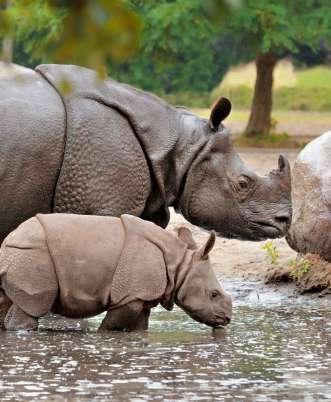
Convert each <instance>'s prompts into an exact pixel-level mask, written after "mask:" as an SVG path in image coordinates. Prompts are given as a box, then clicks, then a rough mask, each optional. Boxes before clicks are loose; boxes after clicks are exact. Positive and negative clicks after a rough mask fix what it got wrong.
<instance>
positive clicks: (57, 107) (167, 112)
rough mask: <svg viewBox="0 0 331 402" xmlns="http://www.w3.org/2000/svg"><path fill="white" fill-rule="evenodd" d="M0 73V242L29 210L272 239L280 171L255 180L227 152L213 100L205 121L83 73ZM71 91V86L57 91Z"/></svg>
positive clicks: (42, 69)
mask: <svg viewBox="0 0 331 402" xmlns="http://www.w3.org/2000/svg"><path fill="white" fill-rule="evenodd" d="M2 67H3V68H2V69H3V70H4V73H3V74H2V75H1V74H0V140H1V147H0V183H1V203H0V222H1V225H0V239H3V238H4V237H5V235H7V234H8V233H9V232H10V231H11V230H13V229H14V228H15V227H16V226H17V225H18V224H19V223H20V222H22V221H24V220H25V219H27V218H29V217H31V216H34V215H35V214H36V213H38V212H41V213H49V212H65V213H75V214H92V215H108V216H120V215H121V214H123V213H129V214H132V215H136V216H139V217H142V218H144V219H147V220H150V221H152V222H155V223H157V224H158V225H160V226H162V227H165V226H166V225H167V224H168V221H169V207H170V206H174V207H175V208H176V209H177V211H180V212H181V213H182V214H183V215H184V216H185V218H186V219H187V220H188V221H190V222H191V223H193V224H196V225H199V226H201V227H204V228H206V229H214V230H215V231H216V232H217V233H218V234H219V235H222V236H227V237H237V238H241V239H249V240H262V239H265V238H274V237H279V236H283V235H284V234H285V233H286V231H287V229H288V226H289V223H290V219H291V201H290V167H289V163H288V161H287V160H286V159H285V158H284V157H283V156H281V157H280V158H279V168H278V169H277V170H275V171H272V172H271V173H270V174H269V175H268V176H265V177H260V176H258V175H256V174H255V173H253V172H252V171H250V170H249V169H248V168H247V167H246V166H245V165H244V164H243V162H242V161H241V159H240V158H239V156H238V154H237V153H236V152H235V151H234V149H233V147H232V145H231V142H230V139H229V134H228V132H227V130H226V129H225V127H224V126H223V125H222V123H221V122H222V120H223V119H224V118H225V117H227V115H228V114H229V113H230V109H231V104H230V102H229V101H228V100H227V99H225V98H221V99H220V100H219V101H218V102H217V103H216V104H215V106H214V107H213V109H212V112H211V115H210V119H209V121H208V120H206V119H202V118H199V117H197V116H195V115H194V114H192V113H190V112H189V111H187V110H186V109H184V108H181V107H173V106H170V105H169V104H167V103H166V102H164V101H163V100H161V99H160V98H158V97H156V96H154V95H151V94H149V93H146V92H143V91H140V90H137V89H135V88H132V87H130V86H128V85H125V84H120V83H118V82H116V81H113V80H110V79H107V80H101V79H99V77H98V75H97V74H96V73H95V72H93V71H91V70H89V69H86V68H81V67H77V66H64V65H41V66H39V67H37V68H36V69H35V71H33V70H29V69H26V68H23V67H17V66H16V67H13V66H9V67H4V66H2ZM68 89H70V90H68Z"/></svg>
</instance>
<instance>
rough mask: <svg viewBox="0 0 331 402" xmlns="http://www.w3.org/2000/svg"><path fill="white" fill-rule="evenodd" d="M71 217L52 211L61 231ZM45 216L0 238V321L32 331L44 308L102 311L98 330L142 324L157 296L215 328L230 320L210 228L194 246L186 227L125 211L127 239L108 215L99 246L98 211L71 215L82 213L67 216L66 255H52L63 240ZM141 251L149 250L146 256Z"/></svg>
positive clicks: (71, 313)
mask: <svg viewBox="0 0 331 402" xmlns="http://www.w3.org/2000/svg"><path fill="white" fill-rule="evenodd" d="M48 216H49V215H48ZM52 216H54V215H52ZM70 216H71V217H72V216H75V215H63V214H62V215H57V217H56V221H57V222H56V226H57V227H58V228H60V231H61V233H62V231H63V230H67V231H68V228H70V219H71V218H70ZM44 217H45V218H43V220H42V221H38V220H37V219H36V218H33V219H34V220H29V221H27V222H25V223H23V224H22V225H21V226H20V227H19V228H18V229H17V231H14V232H13V233H11V234H10V235H9V236H8V237H7V238H6V240H5V241H4V242H3V244H2V247H1V253H0V274H1V275H0V280H1V282H0V284H1V283H2V289H1V288H0V328H2V329H6V330H10V331H16V330H36V329H37V328H38V319H39V318H40V317H41V316H43V315H45V314H47V313H48V312H50V311H51V312H55V313H57V314H61V315H63V316H65V317H69V318H86V317H90V316H93V315H97V314H100V313H101V312H103V311H107V314H106V317H105V318H104V320H103V322H102V323H101V326H100V329H101V330H119V331H122V330H146V329H148V322H149V316H150V311H151V308H153V307H155V306H157V305H158V304H159V303H160V304H161V305H162V306H163V307H165V308H166V309H167V310H172V308H173V305H174V303H176V304H177V305H178V306H179V307H180V308H182V309H183V310H184V311H185V312H186V313H187V314H189V315H190V316H191V317H192V318H193V319H195V320H196V321H199V322H201V323H203V324H206V325H208V326H211V327H214V328H215V327H219V326H225V325H227V324H228V323H229V322H230V319H231V315H232V301H231V297H230V296H229V295H228V294H227V293H226V292H225V291H224V290H223V289H222V287H221V285H220V283H219V282H218V280H217V278H216V276H215V274H214V272H213V269H212V267H211V263H210V260H209V256H208V255H209V252H210V251H211V249H212V248H213V246H214V243H215V233H214V232H212V233H211V234H210V237H209V239H208V241H207V242H206V244H205V245H203V246H202V247H201V248H198V246H197V245H196V243H195V242H194V240H193V237H192V234H191V232H190V230H189V229H187V228H185V227H182V228H180V229H179V230H178V238H175V237H174V236H173V235H171V234H170V233H168V232H166V231H163V229H161V228H157V227H156V226H155V225H153V224H151V223H149V224H148V225H146V223H145V221H142V220H140V219H139V220H138V219H137V218H133V219H132V218H131V222H133V225H135V228H134V232H135V233H136V235H134V237H131V240H129V239H130V233H129V234H128V227H127V226H126V229H125V230H124V232H123V226H122V224H121V221H120V220H119V219H118V218H111V221H107V222H106V223H105V224H106V226H103V229H104V230H103V232H102V233H105V234H106V236H108V237H109V235H110V234H111V233H112V234H113V235H116V239H113V241H112V239H109V238H104V239H102V242H103V243H102V244H103V245H104V247H101V248H100V234H99V235H98V236H96V231H95V228H98V227H99V226H100V224H101V225H102V224H104V223H101V222H100V219H102V218H99V220H97V221H95V220H94V221H92V220H91V219H90V220H89V218H90V217H87V216H79V215H77V218H75V220H76V222H77V219H81V221H80V222H83V225H80V226H79V223H78V226H77V224H75V223H74V226H73V231H74V232H77V239H76V243H75V249H74V250H68V249H67V253H66V254H65V255H64V256H63V258H65V260H63V258H62V257H60V258H61V259H60V260H58V257H57V254H59V253H60V254H61V255H62V254H64V252H65V250H66V248H67V247H68V242H65V244H63V242H62V243H61V242H58V240H57V238H58V232H56V233H57V234H55V236H56V237H55V238H54V237H52V233H50V232H49V231H47V229H46V230H45V227H46V228H47V227H48V226H47V215H44ZM64 217H66V218H64ZM67 217H68V218H67ZM91 218H95V217H91ZM103 219H108V218H103ZM127 219H128V216H127V217H126V220H127ZM129 219H130V218H129ZM84 221H85V222H87V226H86V225H85V222H84ZM40 222H42V225H41V224H40ZM61 222H62V223H63V224H62V226H61ZM68 222H69V226H68ZM72 222H73V220H72ZM129 222H130V220H129ZM95 224H96V225H95ZM139 226H140V228H139ZM79 227H81V229H82V231H83V232H85V233H84V234H83V235H81V233H80V231H79V230H77V229H78V228H79ZM42 228H43V229H42ZM86 228H89V231H88V233H86V230H84V229H86ZM156 228H157V229H156ZM53 229H54V226H53ZM109 229H110V230H109ZM43 230H45V232H43ZM97 231H98V229H97ZM129 232H130V229H129ZM162 232H165V233H162ZM70 233H71V232H70ZM123 233H125V239H126V240H125V241H122V240H123ZM101 237H104V236H101ZM46 238H47V241H46ZM118 238H120V240H119V239H118ZM149 238H153V242H151V241H150V240H149ZM54 239H56V240H55V242H56V243H54ZM116 245H117V248H116ZM120 247H123V248H122V249H119V248H120ZM114 248H116V249H114ZM84 249H85V251H83V250H84ZM95 249H98V250H99V255H97V256H96V255H93V253H94V254H95ZM87 250H90V251H87ZM137 250H139V251H137ZM77 252H78V253H79V255H78V256H77V255H76V254H77ZM102 253H103V255H100V254H102ZM144 253H148V258H147V259H146V255H145V254H144ZM51 256H52V257H51ZM89 256H92V257H91V258H89ZM67 260H68V261H69V262H70V263H68V261H67ZM85 260H86V261H87V262H84V261H85ZM27 261H28V264H27ZM61 262H62V263H61ZM68 271H70V272H68ZM91 278H93V281H94V284H93V286H91ZM132 283H133V284H134V286H132Z"/></svg>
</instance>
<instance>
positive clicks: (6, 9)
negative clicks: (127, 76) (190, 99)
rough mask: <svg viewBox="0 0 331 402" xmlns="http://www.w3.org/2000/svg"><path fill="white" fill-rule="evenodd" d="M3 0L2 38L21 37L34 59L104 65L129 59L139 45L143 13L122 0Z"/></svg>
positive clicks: (23, 48)
mask: <svg viewBox="0 0 331 402" xmlns="http://www.w3.org/2000/svg"><path fill="white" fill-rule="evenodd" d="M0 1H1V3H2V11H1V13H0V27H1V28H0V38H4V37H11V38H13V39H15V41H16V44H17V45H16V46H17V47H16V49H19V50H20V53H21V54H23V55H24V54H29V55H30V57H31V58H32V59H34V60H38V61H43V62H49V61H52V62H58V63H61V62H62V63H77V64H81V65H88V66H91V67H94V68H96V69H98V70H101V69H102V66H104V65H105V62H106V58H110V59H114V60H123V59H125V58H127V57H128V56H130V55H132V53H133V52H134V51H135V49H136V48H137V45H138V37H139V30H140V23H139V18H138V17H137V15H136V14H135V13H134V12H133V11H132V10H130V9H129V8H128V6H127V5H125V4H124V3H123V2H122V1H120V0H112V1H106V0H77V1H66V0H10V1H4V0H0ZM14 59H15V57H14Z"/></svg>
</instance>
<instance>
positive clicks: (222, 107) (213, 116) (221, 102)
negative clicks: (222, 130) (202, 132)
mask: <svg viewBox="0 0 331 402" xmlns="http://www.w3.org/2000/svg"><path fill="white" fill-rule="evenodd" d="M230 112H231V102H230V101H229V99H227V98H220V99H218V101H217V102H216V103H215V104H214V106H213V108H212V111H211V113H210V117H209V125H210V127H211V128H212V130H214V131H217V129H218V126H219V125H220V124H221V122H222V121H223V120H224V119H225V118H226V117H227V116H228V115H229V114H230Z"/></svg>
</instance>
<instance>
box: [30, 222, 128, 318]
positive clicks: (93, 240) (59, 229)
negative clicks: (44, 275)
mask: <svg viewBox="0 0 331 402" xmlns="http://www.w3.org/2000/svg"><path fill="white" fill-rule="evenodd" d="M37 218H38V219H39V221H40V222H41V223H42V226H43V228H44V230H45V233H46V239H47V244H48V248H49V251H50V254H51V256H52V260H53V262H54V267H55V272H56V276H57V279H58V282H59V296H58V298H57V300H56V303H55V305H54V307H53V309H52V311H53V312H55V313H57V314H62V315H64V316H66V317H73V318H75V317H76V318H79V317H87V316H92V315H95V314H98V313H101V312H102V311H105V310H106V309H107V306H108V304H109V298H110V289H111V284H112V279H113V276H114V273H115V270H116V267H117V264H118V261H119V259H120V256H121V253H122V249H123V244H124V230H123V226H122V224H121V220H120V219H119V218H112V217H104V216H93V215H76V214H75V215H74V214H45V215H44V214H40V215H37Z"/></svg>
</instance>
